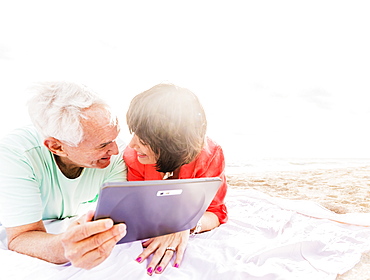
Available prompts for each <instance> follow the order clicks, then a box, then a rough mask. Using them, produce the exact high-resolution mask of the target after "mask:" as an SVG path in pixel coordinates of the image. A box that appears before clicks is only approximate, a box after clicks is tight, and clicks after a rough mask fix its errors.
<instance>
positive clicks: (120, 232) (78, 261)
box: [61, 211, 126, 269]
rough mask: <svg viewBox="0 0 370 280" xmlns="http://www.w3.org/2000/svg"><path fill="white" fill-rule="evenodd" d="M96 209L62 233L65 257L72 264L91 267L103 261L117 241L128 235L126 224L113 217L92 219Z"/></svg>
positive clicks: (85, 267) (86, 267)
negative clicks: (114, 222)
mask: <svg viewBox="0 0 370 280" xmlns="http://www.w3.org/2000/svg"><path fill="white" fill-rule="evenodd" d="M93 216H94V211H89V212H88V213H87V214H86V215H84V216H82V217H81V218H79V219H78V220H76V221H74V222H73V223H72V224H71V225H70V226H69V227H68V229H67V231H66V232H65V233H63V234H62V236H61V237H62V238H61V242H62V245H63V247H64V255H65V257H66V258H67V259H68V260H69V261H70V262H71V263H72V265H74V266H76V267H80V268H84V269H91V268H93V267H95V266H97V265H99V264H100V263H102V262H103V261H104V260H105V259H106V258H107V257H108V256H109V255H110V253H111V252H112V250H113V247H114V246H115V245H116V243H117V242H118V241H119V240H120V239H121V238H123V237H124V236H125V235H126V225H125V224H117V225H113V221H112V220H111V219H102V220H98V221H92V218H93Z"/></svg>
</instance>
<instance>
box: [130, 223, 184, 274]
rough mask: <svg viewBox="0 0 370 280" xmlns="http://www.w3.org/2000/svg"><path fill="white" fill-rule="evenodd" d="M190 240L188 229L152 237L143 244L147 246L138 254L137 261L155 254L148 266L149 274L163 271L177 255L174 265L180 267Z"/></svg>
mask: <svg viewBox="0 0 370 280" xmlns="http://www.w3.org/2000/svg"><path fill="white" fill-rule="evenodd" d="M188 240H189V231H188V230H186V231H182V232H177V233H173V234H168V235H164V236H158V237H155V238H151V239H150V240H147V241H145V242H144V243H143V246H144V247H145V246H146V247H147V248H145V249H144V251H143V252H142V253H141V254H140V255H139V256H138V258H137V259H136V261H137V262H139V263H141V262H143V261H144V260H145V259H147V258H148V257H149V256H150V255H153V257H152V259H151V261H150V263H149V265H148V266H147V273H148V274H149V275H152V274H153V273H162V272H163V271H164V270H165V269H166V267H167V266H168V264H169V263H170V261H171V259H173V257H174V256H175V255H176V260H175V264H174V266H175V267H179V265H180V263H181V261H182V258H183V255H184V253H185V248H186V245H187V243H188Z"/></svg>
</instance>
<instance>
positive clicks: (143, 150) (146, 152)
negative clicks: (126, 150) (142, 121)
mask: <svg viewBox="0 0 370 280" xmlns="http://www.w3.org/2000/svg"><path fill="white" fill-rule="evenodd" d="M129 147H130V148H132V149H134V150H135V151H136V152H137V159H138V161H139V162H140V163H141V164H156V163H157V160H156V156H155V154H154V152H153V151H152V149H151V148H150V147H149V145H145V144H143V143H142V141H141V140H140V138H139V137H138V136H137V135H136V134H134V136H132V139H131V141H130V143H129Z"/></svg>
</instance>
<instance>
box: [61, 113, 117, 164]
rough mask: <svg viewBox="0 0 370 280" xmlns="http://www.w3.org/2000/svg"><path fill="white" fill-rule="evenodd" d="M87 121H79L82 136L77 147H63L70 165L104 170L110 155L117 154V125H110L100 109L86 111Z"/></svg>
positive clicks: (108, 162)
mask: <svg viewBox="0 0 370 280" xmlns="http://www.w3.org/2000/svg"><path fill="white" fill-rule="evenodd" d="M86 115H87V117H88V119H86V120H85V119H83V120H82V121H81V124H82V127H83V131H84V136H83V140H82V142H81V143H79V144H78V146H77V147H71V146H68V145H65V144H64V145H63V149H64V151H65V152H66V153H67V159H68V162H69V163H70V164H73V165H75V166H79V167H87V168H106V167H107V166H108V165H109V164H110V159H111V156H112V155H117V154H118V152H119V151H118V146H117V143H116V139H117V137H118V134H119V126H118V125H110V124H109V120H108V118H107V117H106V116H105V115H104V114H102V111H101V109H99V108H93V109H88V110H87V111H86Z"/></svg>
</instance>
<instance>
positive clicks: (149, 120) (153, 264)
mask: <svg viewBox="0 0 370 280" xmlns="http://www.w3.org/2000/svg"><path fill="white" fill-rule="evenodd" d="M127 124H128V127H129V130H130V132H131V133H133V137H132V140H131V142H130V144H129V145H128V147H127V148H126V150H125V152H124V155H123V158H124V160H125V162H126V165H127V170H128V173H127V179H128V181H139V180H140V181H143V180H162V179H163V180H165V179H167V180H168V179H188V178H202V177H220V178H221V179H222V184H221V186H220V188H219V190H218V192H217V194H216V196H215V197H214V199H213V201H212V202H211V204H210V206H209V207H208V209H207V211H206V212H205V213H204V215H203V216H202V218H201V219H200V221H199V222H198V224H197V226H196V227H195V228H193V229H191V230H186V231H182V232H178V233H173V234H168V235H165V236H159V237H155V238H151V239H149V240H147V241H145V242H144V243H143V246H144V248H145V249H144V250H143V252H142V253H141V254H140V255H139V256H138V258H137V259H136V260H137V261H138V262H139V263H141V262H143V261H144V260H145V259H147V258H148V257H149V256H150V255H152V254H153V257H152V259H151V261H150V263H149V265H148V267H147V272H148V274H149V275H152V274H153V273H154V272H155V273H161V272H163V270H164V269H165V268H166V266H167V265H168V263H169V262H170V260H171V259H172V257H173V256H174V255H175V253H176V258H175V262H174V266H175V267H179V266H180V263H181V261H182V258H183V255H184V252H185V248H186V245H187V242H188V239H189V235H190V234H197V233H201V232H204V231H209V230H212V229H214V228H216V227H218V226H219V225H220V224H222V223H225V222H226V221H227V210H226V206H225V204H224V198H225V195H226V190H227V183H226V178H225V174H224V167H225V161H224V155H223V151H222V149H221V147H220V146H219V145H218V144H216V143H215V142H214V141H212V140H211V139H210V138H208V137H206V129H207V120H206V116H205V113H204V110H203V107H202V105H201V104H200V102H199V100H198V98H197V97H196V96H195V95H194V94H193V93H192V92H191V91H189V90H187V89H185V88H181V87H178V86H175V85H172V84H159V85H156V86H154V87H152V88H151V89H149V90H147V91H145V92H143V93H140V94H138V95H137V96H136V97H134V99H133V100H132V101H131V104H130V107H129V109H128V112H127Z"/></svg>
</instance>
